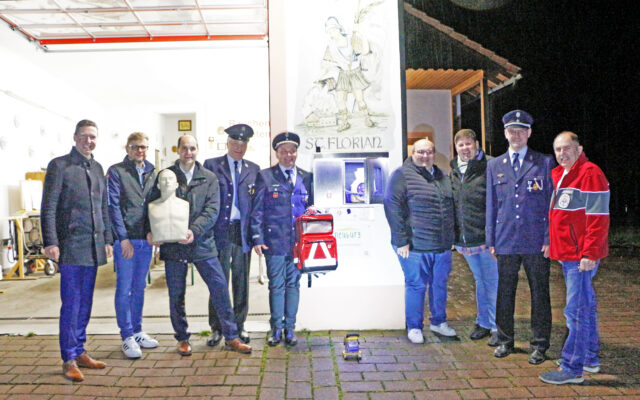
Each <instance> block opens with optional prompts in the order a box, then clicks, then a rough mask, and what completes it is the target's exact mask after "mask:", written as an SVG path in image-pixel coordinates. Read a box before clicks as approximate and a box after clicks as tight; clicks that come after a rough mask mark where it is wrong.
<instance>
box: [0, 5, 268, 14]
mask: <svg viewBox="0 0 640 400" xmlns="http://www.w3.org/2000/svg"><path fill="white" fill-rule="evenodd" d="M253 9H256V10H262V9H264V5H263V6H253V5H251V6H243V5H237V6H235V5H234V6H201V7H200V10H203V11H216V10H253ZM135 10H136V12H146V11H152V12H153V11H196V10H197V8H196V7H194V6H165V7H162V6H156V7H136V9H135ZM128 11H130V10H129V9H128V8H127V7H108V8H107V7H104V8H99V7H97V8H67V9H64V12H65V13H68V14H91V13H112V12H113V13H123V12H128ZM55 13H60V11H59V10H56V9H51V8H29V9H10V8H9V9H3V10H2V14H5V15H17V14H55Z"/></svg>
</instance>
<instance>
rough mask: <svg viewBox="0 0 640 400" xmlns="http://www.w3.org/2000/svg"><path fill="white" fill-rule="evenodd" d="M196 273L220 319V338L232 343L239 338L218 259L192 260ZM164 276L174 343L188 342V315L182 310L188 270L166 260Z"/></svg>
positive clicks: (185, 264)
mask: <svg viewBox="0 0 640 400" xmlns="http://www.w3.org/2000/svg"><path fill="white" fill-rule="evenodd" d="M193 264H194V265H195V266H196V269H197V270H198V273H199V274H200V276H201V277H202V280H204V282H205V283H206V284H207V287H208V288H209V296H210V297H211V298H212V299H213V303H214V305H215V308H216V313H217V314H218V318H219V319H220V325H221V328H222V335H223V336H224V337H225V339H226V340H233V339H235V338H237V337H238V327H237V326H236V323H235V321H234V318H233V309H232V308H231V300H229V287H228V285H227V280H226V279H225V277H224V274H223V273H222V266H221V265H220V261H218V257H212V258H208V259H206V260H202V261H195V262H193ZM164 268H165V274H166V277H167V288H168V289H169V315H170V316H171V325H173V330H174V331H175V335H174V337H175V338H176V340H179V341H183V340H188V339H189V337H190V336H191V333H189V332H188V331H187V329H188V328H189V325H188V324H187V315H186V311H185V309H184V295H185V292H186V290H187V269H188V264H187V263H186V262H180V261H165V262H164Z"/></svg>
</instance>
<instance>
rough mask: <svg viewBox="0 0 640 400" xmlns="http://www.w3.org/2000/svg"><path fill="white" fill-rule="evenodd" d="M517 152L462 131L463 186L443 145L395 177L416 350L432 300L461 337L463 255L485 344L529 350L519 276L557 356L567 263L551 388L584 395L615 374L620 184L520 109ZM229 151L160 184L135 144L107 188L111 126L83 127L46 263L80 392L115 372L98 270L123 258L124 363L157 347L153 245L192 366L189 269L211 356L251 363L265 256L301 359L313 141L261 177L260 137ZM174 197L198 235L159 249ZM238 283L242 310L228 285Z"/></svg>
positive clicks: (233, 132) (275, 300)
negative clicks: (601, 304)
mask: <svg viewBox="0 0 640 400" xmlns="http://www.w3.org/2000/svg"><path fill="white" fill-rule="evenodd" d="M502 121H503V123H504V134H505V138H506V139H507V141H508V143H509V149H508V151H507V152H506V153H505V154H503V155H501V156H499V157H496V158H491V157H489V156H487V155H486V154H484V152H483V151H482V149H481V148H480V146H479V143H478V140H477V138H476V135H475V132H473V131H472V130H470V129H462V130H460V131H459V132H457V133H456V135H455V137H454V143H455V147H456V151H457V157H456V158H454V159H453V160H452V161H451V173H450V174H449V175H447V174H445V173H444V172H443V171H442V170H441V169H439V168H438V167H437V166H436V165H434V158H435V145H434V144H433V143H432V142H431V141H429V140H428V139H422V140H419V141H417V142H416V143H415V144H414V146H413V153H412V155H411V156H410V157H409V158H407V160H406V161H405V162H404V164H403V165H402V166H401V167H400V168H398V169H397V170H396V171H394V172H393V173H392V175H391V177H390V179H389V183H388V185H387V188H386V193H385V198H384V208H385V214H386V217H387V220H388V223H389V226H390V229H391V243H392V245H393V248H394V249H395V251H396V253H397V255H398V259H399V261H400V265H401V267H402V270H403V272H404V276H405V317H406V325H407V336H408V339H409V340H410V341H411V342H413V343H423V342H424V336H423V332H422V330H423V328H424V322H423V321H424V303H425V295H426V294H427V292H428V301H429V309H430V311H431V317H430V327H429V328H430V330H431V331H433V332H435V333H436V334H438V335H442V336H448V337H453V336H456V331H455V330H454V329H453V328H451V327H450V326H449V325H448V323H447V313H446V305H447V282H448V278H449V274H450V272H451V263H452V249H453V248H455V249H456V250H457V251H458V252H460V253H461V254H462V255H463V256H464V257H465V259H466V261H467V262H468V264H469V267H470V269H471V271H472V273H473V276H474V279H475V283H476V304H477V317H476V320H475V327H474V329H473V331H472V333H471V339H473V340H479V339H482V338H485V337H490V338H489V341H488V344H489V345H490V346H495V347H496V349H495V351H494V356H495V357H498V358H502V357H506V356H508V355H510V354H511V353H512V352H513V351H514V342H515V338H514V336H515V332H514V318H513V314H514V307H515V294H516V288H517V283H518V272H519V270H520V267H521V266H524V269H525V272H526V274H527V279H528V282H529V287H530V289H531V330H532V334H533V337H532V339H531V350H532V351H531V354H530V356H529V362H530V363H532V364H540V363H542V362H544V361H545V360H546V358H547V356H546V351H547V350H548V348H549V341H550V335H551V305H550V296H549V270H550V262H549V257H551V259H554V260H558V261H560V263H561V264H562V268H563V273H564V276H565V282H566V285H567V298H566V302H567V304H566V307H565V317H566V319H567V326H568V328H569V335H568V337H567V340H566V342H565V344H564V347H563V350H562V358H561V359H560V360H559V361H558V366H559V368H558V369H557V370H553V371H550V372H547V373H545V374H543V375H541V376H540V378H541V379H542V380H543V381H544V382H547V383H554V384H563V383H579V382H582V381H583V379H584V378H583V376H582V375H583V371H587V372H591V373H595V372H598V371H599V370H600V360H599V358H598V352H599V336H598V328H597V311H596V307H597V304H596V297H595V292H594V290H593V286H592V283H591V281H592V279H593V277H594V276H595V273H596V271H597V268H598V264H599V261H600V260H601V259H602V258H603V257H606V256H607V254H608V246H607V237H608V229H609V184H608V182H607V180H606V178H605V176H604V174H603V173H602V171H601V170H600V169H599V168H598V167H597V166H596V165H595V164H593V163H591V162H589V161H588V160H587V158H586V156H585V155H584V152H583V148H582V146H581V145H580V143H579V140H578V136H577V135H576V134H575V133H572V132H562V133H560V134H559V135H558V136H557V137H556V138H555V140H554V143H553V148H554V152H555V156H556V160H557V162H558V164H559V165H558V166H557V167H555V168H553V167H554V161H553V158H552V157H551V156H549V155H544V154H541V153H538V152H536V151H534V150H532V149H530V148H528V146H527V142H528V139H529V137H530V136H531V132H532V130H531V126H532V124H533V118H532V117H531V115H529V114H528V113H527V112H525V111H521V110H514V111H511V112H509V113H507V114H506V115H505V116H504V117H503V119H502ZM225 132H226V133H227V134H228V139H227V150H228V151H227V153H226V154H225V155H223V156H220V157H217V158H212V159H208V160H206V161H205V162H204V164H200V163H199V162H198V161H197V155H198V150H199V148H198V142H197V140H196V138H195V137H193V136H190V135H183V136H180V138H179V139H178V143H177V145H178V146H177V153H178V159H177V160H176V162H175V164H174V165H172V166H171V167H169V168H167V169H166V170H163V171H161V172H160V173H156V169H155V168H154V166H153V165H152V164H151V163H150V162H149V161H147V160H146V152H147V150H148V148H149V143H148V141H149V139H148V137H147V136H146V135H144V134H143V133H139V132H136V133H132V134H131V135H130V136H129V137H128V139H127V143H126V153H127V154H126V156H125V158H124V160H123V161H122V162H120V163H117V164H115V165H113V166H111V167H110V168H109V170H108V171H107V174H106V178H105V174H104V172H103V169H102V167H101V165H100V164H99V163H98V162H97V161H95V159H94V157H93V154H92V152H93V150H94V149H95V147H96V143H97V139H98V127H97V125H96V124H95V123H94V122H93V121H89V120H82V121H80V122H78V124H77V125H76V129H75V133H74V141H75V146H74V147H73V148H72V149H71V152H70V153H69V154H67V155H65V156H62V157H58V158H55V159H53V160H52V161H51V162H50V163H49V166H48V168H47V173H46V177H45V185H44V192H43V198H42V207H41V220H42V230H43V238H44V245H45V248H44V252H45V254H46V255H47V257H49V258H50V259H52V260H55V261H57V262H58V263H59V265H60V272H61V285H60V296H61V299H62V306H61V309H60V339H59V341H60V351H61V356H62V360H63V374H64V376H65V377H66V378H67V379H70V380H73V381H81V380H83V379H84V376H83V374H82V372H81V370H80V369H79V367H85V368H104V367H105V363H104V362H102V361H98V360H94V359H93V358H92V357H90V356H89V355H88V354H87V352H86V351H85V349H84V343H85V342H86V327H87V324H88V322H89V318H90V315H91V306H92V302H93V291H94V286H95V280H96V272H97V268H96V267H97V266H99V265H103V264H105V263H106V262H107V258H108V257H111V256H112V255H113V257H114V266H115V270H116V274H117V280H116V293H115V309H116V319H117V323H118V327H119V328H120V335H121V337H122V351H123V353H124V355H125V356H126V357H128V358H140V357H141V356H142V349H145V348H154V347H157V346H158V342H157V340H155V339H154V338H152V337H151V336H149V335H148V334H146V333H145V332H144V331H143V330H142V309H143V304H144V289H145V286H146V277H147V274H148V270H149V264H150V261H151V257H152V246H153V245H156V246H159V247H160V258H161V259H162V260H164V261H165V272H166V281H167V287H168V291H169V305H170V317H171V323H172V326H173V329H174V331H175V335H174V337H175V338H176V340H177V341H178V344H177V352H178V353H179V354H180V355H182V356H188V355H191V345H190V342H189V337H190V333H189V332H188V323H187V318H186V311H185V292H186V276H187V269H188V265H189V264H190V263H191V264H194V265H195V267H196V269H197V270H198V272H199V274H200V276H201V277H202V278H203V280H204V281H205V283H206V285H207V287H208V288H209V292H210V298H209V324H210V326H211V331H212V334H211V337H210V338H209V339H208V341H207V344H208V345H209V346H217V345H218V344H219V343H220V342H221V341H222V339H223V338H224V339H225V348H226V349H228V350H231V351H236V352H239V353H250V352H251V347H250V346H249V345H248V343H249V342H250V337H249V334H248V333H247V332H246V330H245V328H244V324H245V321H246V318H247V314H248V291H249V286H248V278H249V263H250V255H251V254H250V252H251V249H253V250H254V251H255V252H256V253H257V254H258V255H259V256H264V257H265V260H266V264H267V276H268V278H269V307H270V313H271V318H270V324H271V333H270V335H269V337H268V344H269V345H270V346H276V345H278V344H279V343H281V342H282V341H284V342H285V344H286V345H288V346H295V345H296V344H297V339H296V335H295V324H296V315H297V311H298V303H299V288H300V271H299V270H298V269H297V268H296V266H295V264H294V262H293V254H292V251H293V245H294V242H295V227H294V223H295V219H296V218H297V217H299V216H300V215H302V214H303V213H304V212H305V211H306V210H307V208H308V207H311V206H312V205H313V188H312V174H311V173H309V172H307V171H304V170H303V169H301V168H298V167H297V166H296V159H297V150H298V146H299V144H300V138H299V136H298V135H296V134H295V133H291V132H283V133H280V134H278V135H276V136H275V137H274V139H273V141H272V147H273V149H274V151H275V154H276V158H277V160H278V163H277V164H276V165H274V166H272V167H270V168H266V169H263V170H260V169H259V167H258V165H256V164H255V163H253V162H251V161H248V160H246V159H244V155H245V152H246V151H247V146H248V141H249V140H250V139H251V137H252V136H253V130H252V128H251V127H250V126H248V125H245V124H238V125H234V126H231V127H229V128H227V129H226V130H225ZM162 188H164V189H165V190H166V189H167V188H169V189H170V191H171V193H172V194H173V193H174V192H175V195H176V196H177V197H178V198H181V199H183V200H186V201H187V202H188V203H189V216H188V231H187V233H186V238H185V239H184V240H181V241H179V242H170V243H161V242H155V241H154V238H153V234H152V233H151V229H150V223H149V218H148V209H149V203H151V202H153V201H154V200H156V199H159V198H160V197H161V196H162V195H163V194H162ZM229 280H231V287H232V294H233V305H232V304H231V299H230V296H229V291H228V285H229V283H228V282H229Z"/></svg>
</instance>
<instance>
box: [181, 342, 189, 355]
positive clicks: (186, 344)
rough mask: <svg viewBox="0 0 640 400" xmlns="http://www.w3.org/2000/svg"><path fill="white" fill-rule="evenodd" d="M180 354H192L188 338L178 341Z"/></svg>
mask: <svg viewBox="0 0 640 400" xmlns="http://www.w3.org/2000/svg"><path fill="white" fill-rule="evenodd" d="M178 354H180V355H181V356H190V355H191V345H190V344H189V341H188V340H181V341H179V342H178Z"/></svg>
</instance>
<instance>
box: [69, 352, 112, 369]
mask: <svg viewBox="0 0 640 400" xmlns="http://www.w3.org/2000/svg"><path fill="white" fill-rule="evenodd" d="M76 363H77V364H78V366H79V367H85V368H91V369H102V368H104V367H106V366H107V364H106V363H103V362H102V361H98V360H94V359H93V358H91V356H90V355H89V354H87V352H86V351H85V352H84V353H82V354H80V355H79V356H78V358H76Z"/></svg>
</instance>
